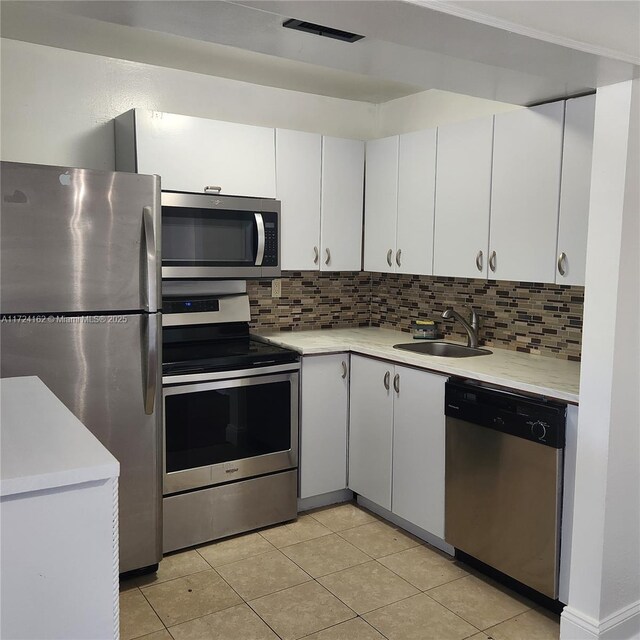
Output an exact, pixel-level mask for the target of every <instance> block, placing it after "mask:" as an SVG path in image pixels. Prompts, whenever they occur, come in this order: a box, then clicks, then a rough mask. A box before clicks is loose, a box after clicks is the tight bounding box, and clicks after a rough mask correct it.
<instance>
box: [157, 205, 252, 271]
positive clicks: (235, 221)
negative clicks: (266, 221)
mask: <svg viewBox="0 0 640 640" xmlns="http://www.w3.org/2000/svg"><path fill="white" fill-rule="evenodd" d="M254 236H255V218H254V216H253V214H252V213H248V212H245V211H240V212H238V211H209V210H206V209H188V208H181V207H166V206H165V207H163V208H162V264H163V265H165V266H176V267H180V266H242V265H253V264H255V244H256V242H255V241H254Z"/></svg>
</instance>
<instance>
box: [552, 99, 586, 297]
mask: <svg viewBox="0 0 640 640" xmlns="http://www.w3.org/2000/svg"><path fill="white" fill-rule="evenodd" d="M595 105H596V97H595V95H590V96H583V97H582V98H573V99H571V100H567V102H566V108H565V117H564V149H563V153H562V185H561V187H560V220H559V224H558V250H557V256H556V257H557V263H556V283H557V284H572V285H584V271H585V264H586V260H587V227H588V222H589V194H590V191H591V151H592V147H593V121H594V115H595Z"/></svg>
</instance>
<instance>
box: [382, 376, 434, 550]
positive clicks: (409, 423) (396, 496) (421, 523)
mask: <svg viewBox="0 0 640 640" xmlns="http://www.w3.org/2000/svg"><path fill="white" fill-rule="evenodd" d="M395 373H396V375H397V376H398V378H397V383H396V386H397V388H398V390H399V392H398V393H396V394H395V398H394V401H393V402H394V406H393V476H392V478H393V483H392V484H393V491H392V496H391V511H393V513H395V514H396V515H397V516H400V517H401V518H404V519H405V520H408V521H409V522H411V523H412V524H415V525H417V526H418V527H420V528H422V529H424V530H425V531H429V532H430V533H433V534H434V535H436V536H438V537H439V538H443V539H444V459H445V444H444V440H445V416H444V385H445V382H446V380H447V378H446V376H440V375H436V374H433V373H428V372H426V371H417V370H416V369H409V368H408V367H400V366H396V367H395Z"/></svg>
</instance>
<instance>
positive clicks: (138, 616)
mask: <svg viewBox="0 0 640 640" xmlns="http://www.w3.org/2000/svg"><path fill="white" fill-rule="evenodd" d="M161 629H164V625H163V624H162V621H161V620H160V618H158V616H157V615H156V614H155V612H154V610H153V609H152V608H151V605H150V604H149V603H148V602H147V599H146V598H145V597H144V596H143V595H142V592H141V591H140V589H129V590H128V591H125V592H124V593H121V594H120V638H121V640H130V639H131V638H139V637H140V636H144V635H147V634H149V633H152V632H154V631H159V630H161Z"/></svg>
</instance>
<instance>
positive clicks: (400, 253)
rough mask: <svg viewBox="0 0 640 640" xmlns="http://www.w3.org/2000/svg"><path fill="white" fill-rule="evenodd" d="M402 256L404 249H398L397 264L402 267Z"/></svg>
mask: <svg viewBox="0 0 640 640" xmlns="http://www.w3.org/2000/svg"><path fill="white" fill-rule="evenodd" d="M401 255H402V249H398V250H397V251H396V264H397V265H398V266H399V267H401V266H402V265H401V264H400V256H401Z"/></svg>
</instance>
